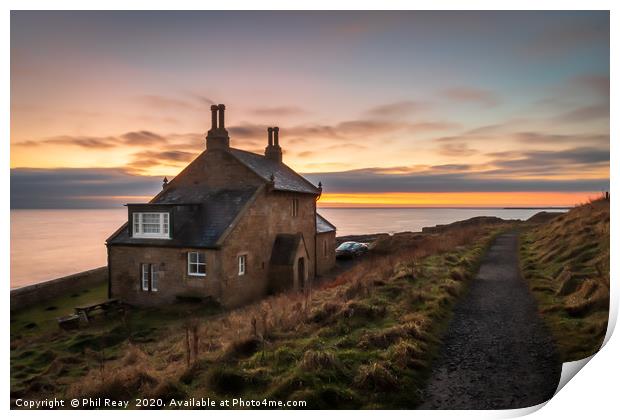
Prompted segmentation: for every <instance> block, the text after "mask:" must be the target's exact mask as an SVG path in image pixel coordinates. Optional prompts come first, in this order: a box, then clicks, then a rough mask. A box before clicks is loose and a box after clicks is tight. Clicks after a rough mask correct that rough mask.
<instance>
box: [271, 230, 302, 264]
mask: <svg viewBox="0 0 620 420" xmlns="http://www.w3.org/2000/svg"><path fill="white" fill-rule="evenodd" d="M303 240H304V239H303V236H302V235H301V233H280V234H279V235H276V240H275V241H274V242H273V248H272V250H271V259H270V261H269V264H271V265H293V264H294V263H295V256H296V255H297V249H299V244H300V243H302V244H303V246H304V249H305V247H306V244H305V243H304V242H303ZM307 253H308V250H307V249H306V254H307Z"/></svg>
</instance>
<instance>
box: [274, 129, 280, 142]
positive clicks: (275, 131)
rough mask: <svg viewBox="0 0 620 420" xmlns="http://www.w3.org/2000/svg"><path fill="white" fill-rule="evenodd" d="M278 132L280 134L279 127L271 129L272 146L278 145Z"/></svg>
mask: <svg viewBox="0 0 620 420" xmlns="http://www.w3.org/2000/svg"><path fill="white" fill-rule="evenodd" d="M279 132H280V127H273V145H274V146H279V145H280V136H279Z"/></svg>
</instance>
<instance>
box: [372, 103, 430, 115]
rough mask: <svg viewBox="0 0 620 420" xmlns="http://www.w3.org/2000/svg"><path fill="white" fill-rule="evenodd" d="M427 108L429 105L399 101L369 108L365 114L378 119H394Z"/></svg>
mask: <svg viewBox="0 0 620 420" xmlns="http://www.w3.org/2000/svg"><path fill="white" fill-rule="evenodd" d="M429 108H430V104H428V103H425V102H414V101H400V102H393V103H390V104H385V105H380V106H377V107H374V108H371V109H369V110H368V111H366V114H368V115H371V116H374V117H379V118H394V117H404V116H407V115H409V114H412V113H414V112H422V111H426V110H428V109H429Z"/></svg>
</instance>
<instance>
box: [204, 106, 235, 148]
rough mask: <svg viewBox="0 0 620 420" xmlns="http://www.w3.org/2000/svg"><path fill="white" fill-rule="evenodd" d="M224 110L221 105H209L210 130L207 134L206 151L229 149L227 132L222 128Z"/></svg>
mask: <svg viewBox="0 0 620 420" xmlns="http://www.w3.org/2000/svg"><path fill="white" fill-rule="evenodd" d="M225 109H226V107H225V106H224V105H223V104H219V105H211V129H210V130H209V132H208V133H207V151H212V150H228V148H229V147H230V138H229V137H228V131H226V128H225V127H224V110H225ZM218 121H219V125H218Z"/></svg>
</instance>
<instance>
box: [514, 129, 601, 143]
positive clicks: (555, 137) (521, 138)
mask: <svg viewBox="0 0 620 420" xmlns="http://www.w3.org/2000/svg"><path fill="white" fill-rule="evenodd" d="M512 137H513V138H514V139H515V140H517V141H518V142H521V143H525V144H535V145H556V146H557V145H558V144H578V145H593V144H595V145H598V146H605V145H607V147H609V135H607V134H553V133H540V132H535V131H524V132H518V133H513V134H512Z"/></svg>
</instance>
